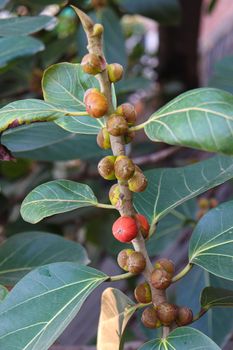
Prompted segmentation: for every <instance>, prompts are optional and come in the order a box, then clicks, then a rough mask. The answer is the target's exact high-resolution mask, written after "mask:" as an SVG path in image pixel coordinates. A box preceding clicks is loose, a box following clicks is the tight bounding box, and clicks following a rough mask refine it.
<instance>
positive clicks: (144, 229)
mask: <svg viewBox="0 0 233 350" xmlns="http://www.w3.org/2000/svg"><path fill="white" fill-rule="evenodd" d="M135 219H136V220H137V221H138V222H139V225H140V230H141V233H142V235H143V237H144V238H145V239H146V238H148V235H149V231H150V224H149V222H148V220H147V218H146V217H145V216H144V215H142V214H136V215H135Z"/></svg>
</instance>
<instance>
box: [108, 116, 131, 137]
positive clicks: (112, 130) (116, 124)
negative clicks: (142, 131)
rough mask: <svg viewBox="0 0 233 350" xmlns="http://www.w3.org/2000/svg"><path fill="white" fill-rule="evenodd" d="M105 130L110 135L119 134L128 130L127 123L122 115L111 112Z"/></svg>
mask: <svg viewBox="0 0 233 350" xmlns="http://www.w3.org/2000/svg"><path fill="white" fill-rule="evenodd" d="M107 130H108V132H109V134H111V135H112V136H121V135H124V134H125V133H127V132H128V124H127V122H126V120H125V119H124V118H123V117H122V116H120V115H117V114H112V115H111V116H110V117H109V118H108V120H107Z"/></svg>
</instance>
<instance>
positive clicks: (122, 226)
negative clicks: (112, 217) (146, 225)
mask: <svg viewBox="0 0 233 350" xmlns="http://www.w3.org/2000/svg"><path fill="white" fill-rule="evenodd" d="M112 233H113V236H114V237H115V238H116V239H117V240H118V241H120V242H122V243H128V242H131V241H132V240H133V239H134V238H135V237H136V236H137V234H138V226H137V222H136V220H134V219H133V218H132V217H131V216H121V217H120V218H118V219H117V220H116V221H115V222H114V224H113V226H112Z"/></svg>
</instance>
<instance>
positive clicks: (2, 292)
mask: <svg viewBox="0 0 233 350" xmlns="http://www.w3.org/2000/svg"><path fill="white" fill-rule="evenodd" d="M8 293H9V291H8V289H7V288H6V287H4V286H2V285H0V303H1V302H2V301H3V300H4V299H5V298H6V296H7V295H8Z"/></svg>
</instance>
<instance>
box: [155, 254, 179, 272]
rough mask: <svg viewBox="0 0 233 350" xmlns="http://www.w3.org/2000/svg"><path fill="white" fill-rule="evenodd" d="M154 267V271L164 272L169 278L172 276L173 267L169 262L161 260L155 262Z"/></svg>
mask: <svg viewBox="0 0 233 350" xmlns="http://www.w3.org/2000/svg"><path fill="white" fill-rule="evenodd" d="M154 266H155V268H156V269H162V270H165V271H166V272H167V273H169V274H170V276H171V277H173V276H174V273H175V265H174V263H173V262H172V261H171V260H168V259H164V258H161V259H159V260H157V261H156V262H155V265H154Z"/></svg>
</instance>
